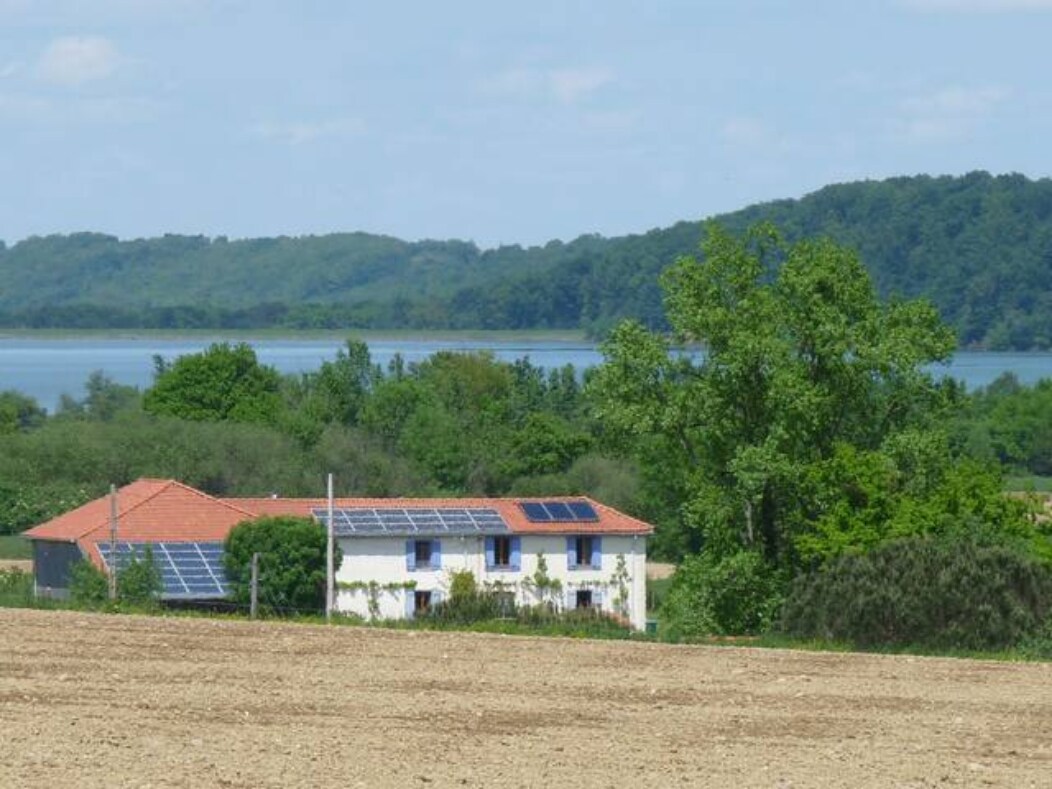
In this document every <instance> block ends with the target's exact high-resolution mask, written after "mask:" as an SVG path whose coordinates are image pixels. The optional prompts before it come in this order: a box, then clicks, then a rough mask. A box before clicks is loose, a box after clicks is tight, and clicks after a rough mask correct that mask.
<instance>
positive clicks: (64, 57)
mask: <svg viewBox="0 0 1052 789" xmlns="http://www.w3.org/2000/svg"><path fill="white" fill-rule="evenodd" d="M119 59H120V58H119V56H118V54H117V49H116V47H114V46H113V43H112V42H111V41H110V40H109V39H107V38H103V37H102V36H63V37H61V38H56V39H55V40H54V41H52V42H51V43H50V44H48V46H47V49H45V50H44V52H43V54H42V55H41V56H40V60H39V61H38V62H37V76H39V77H40V79H42V80H44V81H45V82H51V83H54V84H56V85H67V86H76V85H81V84H83V83H85V82H92V81H95V80H100V79H105V78H106V77H108V76H110V75H111V74H113V72H114V71H115V70H116V69H117V65H118V62H119Z"/></svg>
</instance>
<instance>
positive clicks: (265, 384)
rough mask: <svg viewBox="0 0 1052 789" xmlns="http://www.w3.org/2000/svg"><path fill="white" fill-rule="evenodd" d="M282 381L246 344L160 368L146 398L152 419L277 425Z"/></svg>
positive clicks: (222, 347) (213, 348) (218, 347)
mask: <svg viewBox="0 0 1052 789" xmlns="http://www.w3.org/2000/svg"><path fill="white" fill-rule="evenodd" d="M280 386H281V376H280V375H279V374H278V372H277V371H276V370H274V369H273V368H272V367H268V366H266V365H262V364H260V363H259V360H258V359H257V358H256V352H255V351H254V350H252V348H251V346H249V345H248V344H247V343H238V344H237V345H231V344H229V343H216V344H213V345H211V346H209V348H208V349H207V350H205V351H203V352H202V353H195V354H189V355H187V356H180V357H179V358H178V359H176V360H175V362H174V363H172V364H171V365H167V364H161V365H159V369H158V373H157V377H156V379H155V380H154V384H153V386H152V387H150V388H149V389H147V390H146V394H145V395H144V397H143V408H144V409H145V410H146V411H147V412H149V413H151V414H159V415H166V416H176V417H179V418H181V419H190V420H194V421H201V422H218V421H227V420H229V421H233V422H261V423H266V424H273V423H275V422H277V420H278V418H279V416H280V414H281V410H282V401H281V397H280V395H279V391H280Z"/></svg>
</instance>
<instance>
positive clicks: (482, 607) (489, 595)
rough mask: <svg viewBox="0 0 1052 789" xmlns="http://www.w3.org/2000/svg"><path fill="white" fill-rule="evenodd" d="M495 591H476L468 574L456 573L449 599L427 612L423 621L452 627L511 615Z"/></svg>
mask: <svg viewBox="0 0 1052 789" xmlns="http://www.w3.org/2000/svg"><path fill="white" fill-rule="evenodd" d="M514 613H515V606H514V604H512V605H511V606H509V605H508V603H507V601H506V600H504V599H502V598H501V596H500V594H499V591H498V590H496V589H484V590H480V589H479V588H478V584H477V583H476V582H475V575H474V573H472V572H471V571H470V570H457V571H456V572H454V573H452V574H451V576H450V579H449V598H448V599H447V600H443V601H442V602H440V603H436V604H435V605H433V606H431V608H429V609H428V611H427V614H426V618H428V619H432V620H436V621H440V622H448V623H452V624H465V625H466V624H471V623H473V622H481V621H483V620H486V619H499V618H501V617H502V616H509V615H514Z"/></svg>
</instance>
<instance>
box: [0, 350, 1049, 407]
mask: <svg viewBox="0 0 1052 789" xmlns="http://www.w3.org/2000/svg"><path fill="white" fill-rule="evenodd" d="M211 342H213V340H210V339H206V338H202V339H198V338H193V339H151V338H141V339H138V338H136V339H100V338H82V339H22V338H0V390H3V389H17V390H18V391H20V392H23V393H25V394H28V395H30V396H31V397H34V398H36V400H37V401H38V402H39V403H40V404H41V405H43V406H44V407H46V408H48V409H49V410H53V409H54V408H55V407H56V406H57V405H58V401H59V397H60V396H61V395H62V394H64V393H65V394H70V395H73V396H74V397H78V398H79V397H82V396H83V388H84V382H85V381H86V380H87V378H88V376H89V375H90V374H91V373H92V372H93V371H95V370H102V371H103V372H104V373H105V374H106V375H107V376H109V377H110V378H112V379H113V380H115V381H117V382H119V383H122V384H131V385H133V386H138V387H146V386H149V385H150V383H151V381H152V378H153V357H154V355H158V354H159V355H161V356H163V357H165V358H166V359H174V358H175V357H177V356H180V355H183V354H188V353H197V352H199V351H201V350H203V349H204V348H206V347H207V346H208V345H209V343H211ZM249 342H250V344H251V345H252V346H253V347H254V348H255V350H256V353H257V354H258V355H259V358H260V360H261V361H262V362H264V363H265V364H269V365H273V366H274V367H276V368H277V369H278V370H280V371H281V372H283V373H300V372H307V371H310V370H315V369H317V368H318V367H319V366H320V365H321V363H322V362H323V361H326V360H330V359H333V358H334V357H335V355H336V352H337V350H339V348H341V347H342V345H343V342H342V341H341V340H339V339H307V340H294V339H290V340H280V339H265V340H250V341H249ZM368 343H369V350H370V352H371V354H372V357H373V361H375V362H377V363H379V364H380V365H382V366H384V367H385V368H386V366H387V363H388V362H389V361H390V360H391V359H392V358H393V357H394V355H395V354H397V353H400V354H401V355H402V357H403V358H404V359H405V360H406V361H407V362H415V361H422V360H423V359H426V358H427V357H428V356H430V355H432V354H433V353H435V352H437V351H444V350H451V351H476V350H486V351H491V352H492V353H493V354H494V355H495V356H496V357H497V358H498V359H502V360H504V361H513V360H515V359H521V358H523V357H528V358H529V360H530V361H531V362H532V363H533V364H536V365H538V366H541V367H545V368H552V367H561V366H563V365H565V364H572V365H573V366H574V367H576V368H578V369H584V368H586V367H591V366H593V365H595V364H598V363H599V362H601V361H602V356H601V354H600V353H599V351H598V350H597V349H596V346H595V345H594V344H592V343H583V342H560V341H553V340H547V341H532V340H531V341H518V342H515V341H486V340H407V339H391V340H369V341H368ZM933 372H935V373H936V374H937V375H952V376H953V377H955V378H958V379H960V380H961V381H963V382H964V383H965V384H966V385H967V386H968V388H969V389H974V388H977V387H980V386H985V385H986V384H988V383H990V382H991V381H993V380H994V379H995V378H997V376H999V375H1001V373H1004V372H1013V373H1015V374H1016V375H1017V376H1018V377H1019V380H1021V381H1022V382H1023V383H1033V382H1035V381H1037V380H1038V379H1040V378H1052V354H1049V353H993V352H967V351H962V352H960V353H958V354H957V355H956V356H955V357H954V359H953V361H952V362H951V363H950V364H949V365H946V366H938V367H936V368H934V369H933Z"/></svg>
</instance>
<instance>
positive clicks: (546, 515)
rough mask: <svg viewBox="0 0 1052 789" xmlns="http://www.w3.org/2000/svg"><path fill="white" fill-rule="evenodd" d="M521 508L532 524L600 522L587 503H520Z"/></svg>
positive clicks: (580, 501)
mask: <svg viewBox="0 0 1052 789" xmlns="http://www.w3.org/2000/svg"><path fill="white" fill-rule="evenodd" d="M519 508H520V509H521V510H522V512H523V514H524V515H525V516H526V519H527V520H528V521H530V522H531V523H589V522H595V521H598V520H599V514H598V513H597V512H596V511H595V507H593V506H592V505H591V504H589V503H588V502H587V501H584V500H581V499H578V500H576V501H520V502H519Z"/></svg>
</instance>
